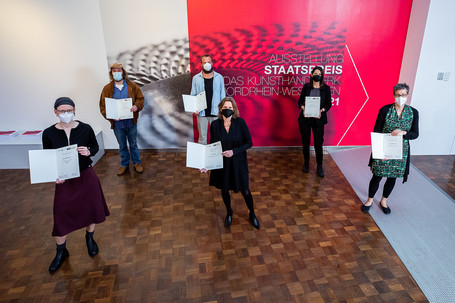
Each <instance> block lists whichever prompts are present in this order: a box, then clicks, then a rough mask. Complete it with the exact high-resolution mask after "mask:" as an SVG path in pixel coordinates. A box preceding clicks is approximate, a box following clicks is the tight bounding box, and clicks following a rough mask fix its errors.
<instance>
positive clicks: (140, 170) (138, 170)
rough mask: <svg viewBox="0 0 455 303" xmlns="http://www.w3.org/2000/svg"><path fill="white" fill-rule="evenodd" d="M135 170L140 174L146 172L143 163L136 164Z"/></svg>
mask: <svg viewBox="0 0 455 303" xmlns="http://www.w3.org/2000/svg"><path fill="white" fill-rule="evenodd" d="M134 170H135V171H136V172H137V173H140V174H142V173H143V172H144V168H143V167H142V165H141V163H138V164H134Z"/></svg>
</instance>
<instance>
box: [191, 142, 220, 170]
mask: <svg viewBox="0 0 455 303" xmlns="http://www.w3.org/2000/svg"><path fill="white" fill-rule="evenodd" d="M222 152H223V149H222V147H221V142H220V141H218V142H215V143H212V144H209V145H204V144H199V143H193V142H187V145H186V167H191V168H198V169H201V168H205V169H206V170H213V169H220V168H223V155H221V153H222Z"/></svg>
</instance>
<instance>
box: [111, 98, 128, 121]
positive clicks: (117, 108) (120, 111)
mask: <svg viewBox="0 0 455 303" xmlns="http://www.w3.org/2000/svg"><path fill="white" fill-rule="evenodd" d="M104 101H105V104H106V118H108V119H114V120H118V119H120V120H125V119H133V112H132V111H131V108H132V107H133V99H131V98H126V99H112V98H104Z"/></svg>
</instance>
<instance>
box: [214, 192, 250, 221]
mask: <svg viewBox="0 0 455 303" xmlns="http://www.w3.org/2000/svg"><path fill="white" fill-rule="evenodd" d="M240 192H241V193H242V196H243V199H245V204H246V206H247V207H248V210H249V211H250V214H251V215H254V203H253V196H252V195H251V192H250V190H249V189H246V190H241V191H240ZM221 197H222V198H223V202H224V206H226V210H227V213H228V215H231V216H232V213H233V212H232V208H231V195H230V194H229V191H228V190H227V191H224V190H221Z"/></svg>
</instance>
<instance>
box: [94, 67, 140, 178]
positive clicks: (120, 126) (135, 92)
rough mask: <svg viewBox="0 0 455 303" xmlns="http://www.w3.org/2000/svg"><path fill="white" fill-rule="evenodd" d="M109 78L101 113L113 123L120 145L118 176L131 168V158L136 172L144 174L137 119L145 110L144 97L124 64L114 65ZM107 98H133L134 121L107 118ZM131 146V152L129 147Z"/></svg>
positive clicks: (103, 94) (103, 92) (103, 95)
mask: <svg viewBox="0 0 455 303" xmlns="http://www.w3.org/2000/svg"><path fill="white" fill-rule="evenodd" d="M109 78H110V79H111V82H109V84H107V85H106V86H105V87H104V88H103V91H102V92H101V97H100V112H101V114H102V115H103V117H104V118H105V119H106V120H108V121H109V122H110V123H111V128H112V129H113V130H114V134H115V137H116V138H117V142H118V144H119V150H120V158H121V166H120V168H119V170H118V171H117V175H118V176H121V175H123V174H124V173H125V172H126V169H127V168H128V166H129V163H130V158H131V160H132V161H133V164H134V170H135V171H136V172H137V173H142V172H143V171H144V168H143V167H142V165H141V159H140V158H139V149H138V147H137V125H136V124H137V119H138V117H139V112H140V111H141V110H142V109H143V108H144V95H142V92H141V89H140V88H139V86H137V84H136V83H134V82H132V81H130V80H129V79H128V74H127V73H126V71H125V70H124V69H123V66H122V64H120V63H114V64H112V65H111V67H110V70H109ZM105 98H112V99H126V98H131V99H132V104H133V106H132V107H131V111H132V112H133V118H132V119H124V120H120V119H117V120H113V119H108V118H106V100H105ZM127 141H128V144H129V150H128V145H127Z"/></svg>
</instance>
